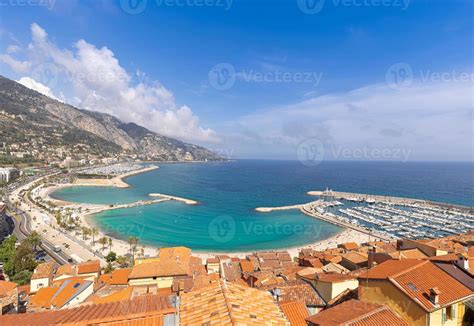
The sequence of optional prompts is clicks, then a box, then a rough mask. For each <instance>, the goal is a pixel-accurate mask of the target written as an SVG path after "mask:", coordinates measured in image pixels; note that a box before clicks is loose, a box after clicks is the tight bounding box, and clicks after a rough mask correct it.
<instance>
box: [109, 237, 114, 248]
mask: <svg viewBox="0 0 474 326" xmlns="http://www.w3.org/2000/svg"><path fill="white" fill-rule="evenodd" d="M108 241H109V251H110V252H112V245H113V243H114V242H113V240H112V238H110V237H109V240H108Z"/></svg>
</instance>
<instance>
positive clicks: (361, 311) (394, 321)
mask: <svg viewBox="0 0 474 326" xmlns="http://www.w3.org/2000/svg"><path fill="white" fill-rule="evenodd" d="M306 320H307V321H308V322H309V324H310V325H316V326H326V325H333V326H336V325H337V326H339V325H341V326H342V325H344V326H372V325H391V326H408V323H407V322H405V321H404V320H403V319H401V318H400V317H398V315H396V314H395V313H394V312H393V311H391V310H390V309H389V308H387V307H386V306H383V305H379V304H376V303H370V302H365V301H359V300H349V301H345V302H343V303H341V304H339V305H337V306H334V307H331V308H329V309H326V310H323V311H321V312H319V313H318V314H316V315H313V316H311V317H308V318H306Z"/></svg>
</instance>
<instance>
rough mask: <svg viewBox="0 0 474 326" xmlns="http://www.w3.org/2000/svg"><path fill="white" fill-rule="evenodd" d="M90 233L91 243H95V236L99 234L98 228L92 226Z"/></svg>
mask: <svg viewBox="0 0 474 326" xmlns="http://www.w3.org/2000/svg"><path fill="white" fill-rule="evenodd" d="M91 234H92V245H94V244H95V236H96V235H98V234H99V230H98V229H97V228H96V227H93V228H92V229H91Z"/></svg>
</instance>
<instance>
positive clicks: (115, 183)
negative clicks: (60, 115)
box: [38, 166, 377, 259]
mask: <svg viewBox="0 0 474 326" xmlns="http://www.w3.org/2000/svg"><path fill="white" fill-rule="evenodd" d="M157 168H158V167H157V166H150V167H146V168H143V169H139V170H133V171H130V172H127V173H123V174H120V175H118V176H116V177H114V178H111V179H77V180H76V181H75V182H74V183H69V184H59V185H53V186H50V187H44V188H41V189H40V191H39V196H40V197H42V198H44V199H45V200H48V201H51V202H53V203H54V204H55V205H57V206H58V207H60V208H61V209H68V208H69V209H71V210H72V211H74V212H75V213H76V214H77V218H79V219H80V223H81V225H82V226H86V227H89V228H92V227H97V226H96V225H95V224H94V223H93V219H92V215H94V214H97V213H99V212H103V211H105V210H110V209H118V208H122V206H123V207H128V206H138V205H147V204H156V203H160V202H164V201H168V200H177V201H181V202H183V203H185V204H188V205H195V204H197V203H198V202H197V201H194V200H191V199H186V198H181V197H175V196H171V195H164V194H158V193H154V194H150V197H159V198H158V199H150V200H148V201H140V202H136V203H129V204H123V205H114V206H110V205H94V204H84V203H72V202H66V201H62V200H57V199H54V198H52V197H50V194H51V193H52V192H54V191H57V190H58V189H61V188H65V187H74V186H111V187H118V188H126V187H129V185H128V184H127V183H126V182H125V181H124V180H123V179H124V178H126V177H128V176H131V175H136V174H138V173H145V172H148V171H152V170H154V169H157ZM301 206H302V205H294V206H291V207H285V209H289V208H291V209H298V208H301ZM273 209H274V208H269V209H268V211H271V210H273ZM308 218H312V217H308ZM53 223H54V222H53ZM38 226H39V225H38ZM44 227H45V225H41V228H44ZM97 229H98V235H96V236H95V243H94V244H93V243H92V238H91V237H90V236H89V237H88V238H87V239H86V240H83V239H82V235H81V234H80V233H79V232H76V231H71V232H66V231H64V233H68V235H69V236H70V237H73V238H76V239H77V242H78V243H79V244H81V245H84V244H85V245H86V246H87V247H88V249H86V248H84V249H83V250H81V251H80V252H75V253H76V254H77V255H79V256H80V257H81V258H83V259H87V258H88V257H89V256H90V253H91V252H92V253H94V252H100V253H102V254H103V255H107V253H108V252H109V251H113V252H115V253H116V254H117V255H126V254H128V253H130V244H129V243H128V242H127V241H126V240H122V239H119V238H117V236H116V235H115V234H116V233H117V232H114V230H101V229H100V228H98V227H97ZM41 231H42V230H41ZM55 232H57V231H55ZM42 233H43V234H44V233H45V232H44V231H42ZM102 237H110V238H112V239H113V241H112V245H111V246H109V245H107V246H105V247H103V246H102V245H100V244H99V243H98V242H97V240H98V239H100V238H102ZM376 239H377V238H376V237H374V236H369V235H367V234H365V233H362V232H359V231H357V230H353V229H343V231H341V232H340V233H338V234H336V235H334V236H332V237H330V238H328V239H323V240H318V241H315V242H314V243H310V244H308V245H304V246H298V247H292V248H281V249H271V250H273V251H278V250H286V251H288V252H289V253H290V255H291V256H292V257H297V256H298V253H299V251H300V250H301V249H303V248H311V249H315V250H325V249H328V248H334V247H337V245H338V244H340V243H344V242H356V243H364V242H367V241H373V240H376ZM157 250H158V248H157V247H154V246H147V245H142V244H140V243H139V244H138V246H137V248H136V250H135V253H136V254H139V255H140V256H141V255H144V256H155V255H156V254H157ZM271 250H270V251H271ZM260 251H268V250H260ZM253 252H255V250H254V251H241V252H239V251H235V252H233V251H231V252H220V251H219V252H201V251H193V255H195V256H198V257H200V258H202V259H207V258H209V257H214V256H216V255H229V256H233V257H245V256H246V255H249V254H251V253H253Z"/></svg>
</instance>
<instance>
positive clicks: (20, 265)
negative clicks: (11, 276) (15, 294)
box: [13, 240, 37, 274]
mask: <svg viewBox="0 0 474 326" xmlns="http://www.w3.org/2000/svg"><path fill="white" fill-rule="evenodd" d="M13 265H14V269H15V274H17V273H20V272H22V271H25V270H26V271H30V272H33V271H34V269H35V267H36V266H37V263H36V260H35V255H34V253H33V248H32V247H31V245H30V244H29V243H28V241H27V240H23V241H22V242H21V244H20V245H19V246H18V248H16V251H15V256H14V257H13Z"/></svg>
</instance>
